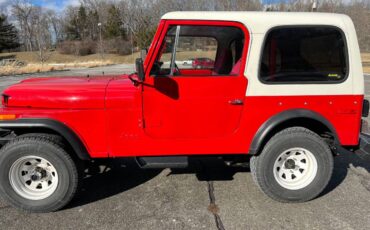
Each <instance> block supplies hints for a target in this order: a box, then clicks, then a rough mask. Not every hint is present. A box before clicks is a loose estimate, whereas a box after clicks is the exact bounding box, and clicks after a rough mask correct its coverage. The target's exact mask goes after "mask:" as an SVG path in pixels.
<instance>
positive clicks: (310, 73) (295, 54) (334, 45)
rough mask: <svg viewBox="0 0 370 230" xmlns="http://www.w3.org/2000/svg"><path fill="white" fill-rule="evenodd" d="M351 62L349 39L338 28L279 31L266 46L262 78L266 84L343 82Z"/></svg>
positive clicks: (262, 63) (300, 28)
mask: <svg viewBox="0 0 370 230" xmlns="http://www.w3.org/2000/svg"><path fill="white" fill-rule="evenodd" d="M347 62H348V61H347V48H346V42H345V37H344V35H343V33H342V32H341V31H340V30H339V29H338V28H335V27H327V26H322V27H317V26H315V27H287V28H275V29H273V30H271V31H270V32H269V34H268V35H267V38H266V41H265V44H264V47H263V53H262V58H261V63H260V72H259V77H260V79H261V81H262V82H264V83H295V82H297V83H301V82H303V83H305V82H306V83H310V82H322V83H335V82H342V81H344V80H345V78H346V77H347V74H348V63H347Z"/></svg>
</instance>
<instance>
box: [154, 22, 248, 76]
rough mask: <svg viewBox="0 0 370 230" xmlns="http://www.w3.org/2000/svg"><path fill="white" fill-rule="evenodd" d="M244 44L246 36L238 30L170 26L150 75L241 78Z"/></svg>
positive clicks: (217, 27) (228, 27) (219, 27)
mask: <svg viewBox="0 0 370 230" xmlns="http://www.w3.org/2000/svg"><path fill="white" fill-rule="evenodd" d="M243 44H244V33H243V32H242V30H241V29H239V28H237V27H232V26H187V25H186V26H170V27H169V29H168V31H167V34H166V37H165V39H164V41H163V43H162V45H161V48H160V51H159V53H158V55H157V58H156V61H155V63H154V65H153V67H152V69H151V71H150V73H151V75H155V76H171V75H172V76H217V75H238V74H239V72H240V71H239V70H240V62H239V63H238V61H239V59H240V58H241V56H242V53H243ZM236 59H238V60H236ZM237 64H238V65H237Z"/></svg>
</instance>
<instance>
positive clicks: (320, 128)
mask: <svg viewBox="0 0 370 230" xmlns="http://www.w3.org/2000/svg"><path fill="white" fill-rule="evenodd" d="M291 127H303V128H306V129H309V130H311V131H312V132H314V133H316V134H318V135H319V136H320V137H322V138H323V139H325V141H326V142H327V143H328V144H329V145H330V146H331V145H334V143H335V141H337V140H336V134H335V133H333V131H332V130H331V129H330V128H329V127H327V125H325V124H323V123H322V122H320V121H318V120H315V119H312V118H307V117H298V118H291V119H288V120H285V121H282V122H280V123H279V124H277V125H275V126H274V127H273V128H272V129H271V130H270V131H269V132H268V133H267V134H266V136H265V137H264V138H263V139H262V141H261V142H260V144H259V145H258V148H257V149H256V151H255V153H254V155H259V154H260V153H261V151H262V149H263V146H265V145H266V143H267V142H268V141H269V140H270V139H271V138H272V137H273V136H274V135H275V134H277V133H278V132H280V131H282V130H284V129H287V128H291Z"/></svg>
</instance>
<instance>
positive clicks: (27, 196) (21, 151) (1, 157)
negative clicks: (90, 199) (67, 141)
mask: <svg viewBox="0 0 370 230" xmlns="http://www.w3.org/2000/svg"><path fill="white" fill-rule="evenodd" d="M78 178H79V176H78V170H77V168H76V164H75V163H74V161H73V160H72V158H71V157H70V155H68V153H67V152H66V151H65V150H64V149H63V148H62V147H61V146H60V145H58V144H57V143H55V142H53V141H51V140H50V139H48V138H46V137H43V136H40V135H35V136H24V137H22V136H20V137H18V138H16V139H14V140H12V141H10V142H8V143H7V144H6V145H5V146H3V148H1V150H0V194H1V196H2V198H3V199H4V200H6V201H7V202H8V203H10V204H11V205H13V206H14V207H17V208H20V209H23V210H26V211H30V212H51V211H56V210H58V209H60V208H62V207H64V206H65V205H66V204H67V203H68V202H69V201H70V200H71V199H72V198H73V196H74V194H75V193H76V190H77V187H78Z"/></svg>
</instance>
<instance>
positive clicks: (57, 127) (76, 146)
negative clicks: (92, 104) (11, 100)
mask: <svg viewBox="0 0 370 230" xmlns="http://www.w3.org/2000/svg"><path fill="white" fill-rule="evenodd" d="M0 128H4V129H10V130H11V129H17V128H18V129H19V128H26V129H32V128H45V129H50V130H53V131H54V132H56V133H58V134H59V135H61V136H62V137H63V138H64V139H66V141H67V142H68V143H69V144H70V145H71V147H72V149H73V150H74V151H75V153H76V154H77V156H78V158H80V159H81V160H89V159H90V155H89V153H88V151H87V149H86V147H85V145H84V143H83V142H82V141H81V139H80V137H79V136H78V135H77V134H76V133H75V132H74V131H73V130H72V129H70V128H69V127H68V126H67V125H65V124H63V123H61V122H59V121H56V120H53V119H45V118H43V119H38V118H30V119H28V118H27V119H23V118H21V119H17V120H8V121H0Z"/></svg>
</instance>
